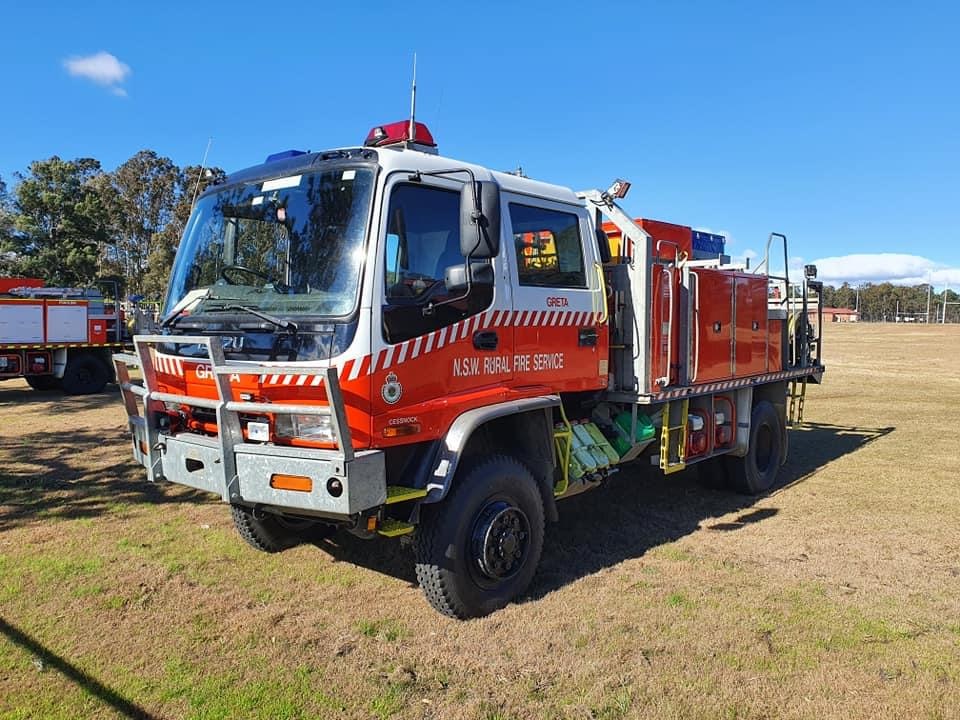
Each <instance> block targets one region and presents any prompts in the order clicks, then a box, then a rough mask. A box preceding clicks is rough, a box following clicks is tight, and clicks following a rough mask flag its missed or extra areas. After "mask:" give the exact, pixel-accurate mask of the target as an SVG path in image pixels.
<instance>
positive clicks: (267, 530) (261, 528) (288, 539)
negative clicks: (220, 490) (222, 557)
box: [230, 505, 315, 553]
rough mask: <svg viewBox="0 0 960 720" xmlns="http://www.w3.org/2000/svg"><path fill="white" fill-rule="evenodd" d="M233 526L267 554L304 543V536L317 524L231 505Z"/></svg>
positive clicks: (248, 542)
mask: <svg viewBox="0 0 960 720" xmlns="http://www.w3.org/2000/svg"><path fill="white" fill-rule="evenodd" d="M230 512H231V513H232V515H233V524H234V525H235V526H236V528H237V532H239V533H240V537H242V538H243V539H244V540H245V541H246V542H247V544H248V545H249V546H250V547H252V548H255V549H257V550H260V551H261V552H266V553H278V552H281V551H282V550H289V549H290V548H292V547H295V546H296V545H299V544H300V543H301V542H302V541H303V535H304V533H306V532H307V531H308V530H310V529H311V528H313V526H314V525H315V523H314V522H313V521H312V520H307V519H294V518H285V517H281V516H280V515H271V514H270V513H263V512H259V511H257V510H254V509H253V508H248V507H244V506H242V505H231V506H230Z"/></svg>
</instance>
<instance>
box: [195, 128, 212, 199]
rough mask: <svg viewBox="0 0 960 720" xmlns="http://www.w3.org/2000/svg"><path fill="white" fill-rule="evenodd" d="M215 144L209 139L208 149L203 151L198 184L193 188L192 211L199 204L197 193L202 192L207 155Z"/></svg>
mask: <svg viewBox="0 0 960 720" xmlns="http://www.w3.org/2000/svg"><path fill="white" fill-rule="evenodd" d="M212 144H213V138H212V137H208V138H207V149H206V150H204V151H203V160H201V161H200V172H199V173H197V184H196V186H195V187H194V188H193V199H192V200H191V201H190V209H191V210H192V209H193V206H194V204H195V203H196V202H197V193H198V192H199V191H200V181H201V180H202V179H203V171H204V170H206V169H207V155H209V154H210V146H211V145H212Z"/></svg>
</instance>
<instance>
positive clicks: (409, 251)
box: [371, 173, 513, 444]
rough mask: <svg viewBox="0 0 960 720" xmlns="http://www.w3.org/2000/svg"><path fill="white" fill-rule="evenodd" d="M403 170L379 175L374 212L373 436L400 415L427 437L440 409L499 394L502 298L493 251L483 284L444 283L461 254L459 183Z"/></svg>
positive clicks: (506, 378) (508, 358)
mask: <svg viewBox="0 0 960 720" xmlns="http://www.w3.org/2000/svg"><path fill="white" fill-rule="evenodd" d="M408 178H409V173H397V174H395V175H394V176H393V179H392V180H391V179H388V181H387V184H386V189H385V196H384V197H385V202H384V208H383V214H382V216H381V224H380V227H381V229H380V237H379V243H380V246H381V251H380V255H379V258H380V260H379V264H380V266H379V269H378V274H379V275H380V277H381V278H382V282H381V283H380V285H381V288H380V289H379V291H378V295H379V302H378V303H377V306H378V307H377V309H376V310H375V312H374V320H373V327H372V329H371V338H372V342H371V349H372V354H371V378H372V393H371V394H372V410H373V416H374V417H373V435H374V438H375V439H377V438H378V437H380V436H383V437H391V434H390V433H389V432H387V433H386V434H384V432H383V431H384V429H385V428H390V427H396V425H397V423H399V421H400V420H402V421H403V424H407V425H416V426H418V427H419V428H420V429H421V430H420V433H421V437H424V438H428V437H435V436H437V435H438V434H440V433H441V432H444V431H445V429H446V427H448V426H449V422H450V421H451V419H452V418H450V417H448V416H449V415H450V413H456V412H462V411H463V410H464V409H468V408H469V406H470V403H471V402H476V403H477V404H483V403H484V402H486V400H484V397H485V396H486V395H489V394H496V393H497V392H501V393H502V390H503V388H504V387H505V386H506V385H507V384H509V382H510V380H511V378H512V376H513V329H512V327H510V326H509V323H508V316H509V315H510V313H511V298H510V293H509V286H508V285H507V284H506V283H504V281H503V277H504V275H505V269H504V264H503V261H502V259H501V258H494V259H492V260H490V261H487V262H489V263H490V265H491V269H492V273H489V274H492V276H493V284H490V283H489V282H488V283H485V284H484V283H474V284H473V285H472V287H471V288H470V290H469V291H468V292H463V291H456V292H451V291H450V290H448V289H447V288H446V285H445V283H444V278H445V274H446V270H447V268H449V267H452V266H462V265H463V264H464V262H465V259H464V257H463V255H462V254H461V252H460V184H459V183H455V182H451V181H449V180H443V179H437V178H433V179H431V181H426V180H422V181H420V182H410V181H409V179H408ZM501 256H502V253H501ZM489 274H488V275H489ZM498 388H499V390H498ZM468 396H469V397H468ZM410 440H411V438H409V437H406V438H400V441H403V442H410ZM384 444H389V443H384Z"/></svg>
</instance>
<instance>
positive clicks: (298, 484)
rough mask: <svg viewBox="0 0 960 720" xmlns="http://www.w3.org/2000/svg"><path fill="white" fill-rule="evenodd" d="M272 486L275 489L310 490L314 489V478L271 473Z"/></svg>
mask: <svg viewBox="0 0 960 720" xmlns="http://www.w3.org/2000/svg"><path fill="white" fill-rule="evenodd" d="M270 487H272V488H274V489H275V490H296V491H297V492H310V491H311V490H313V480H312V479H310V478H308V477H305V476H303V475H271V476H270Z"/></svg>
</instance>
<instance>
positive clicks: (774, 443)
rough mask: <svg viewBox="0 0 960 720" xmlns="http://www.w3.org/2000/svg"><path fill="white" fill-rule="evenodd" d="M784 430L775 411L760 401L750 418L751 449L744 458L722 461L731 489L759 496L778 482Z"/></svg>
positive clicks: (726, 458) (728, 456)
mask: <svg viewBox="0 0 960 720" xmlns="http://www.w3.org/2000/svg"><path fill="white" fill-rule="evenodd" d="M783 434H784V431H783V427H782V423H781V420H780V416H779V415H778V414H777V410H776V408H774V407H773V405H772V404H771V403H770V402H768V401H767V400H761V401H760V402H758V403H757V404H756V405H754V407H753V412H752V413H751V414H750V445H749V447H748V448H747V454H746V455H745V456H744V457H732V456H730V455H725V456H724V457H723V460H724V464H725V466H726V471H727V478H728V480H729V482H730V485H731V488H732V489H733V490H735V491H736V492H739V493H743V494H745V495H759V494H761V493H764V492H766V491H768V490H769V489H770V488H772V487H773V485H774V483H775V482H776V481H777V475H778V473H779V471H780V465H781V462H782V460H783V452H784V447H783Z"/></svg>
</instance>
